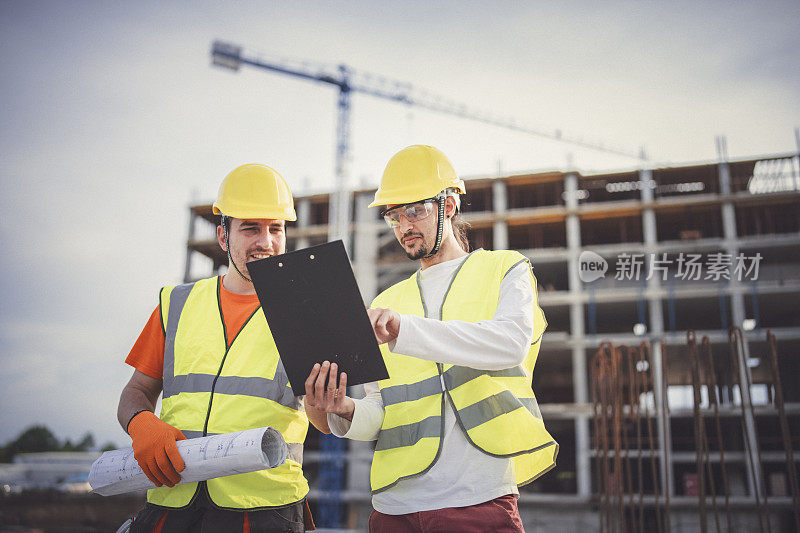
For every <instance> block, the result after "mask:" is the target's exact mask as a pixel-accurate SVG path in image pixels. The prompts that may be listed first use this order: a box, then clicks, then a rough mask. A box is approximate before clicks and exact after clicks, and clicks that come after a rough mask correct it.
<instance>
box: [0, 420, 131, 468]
mask: <svg viewBox="0 0 800 533" xmlns="http://www.w3.org/2000/svg"><path fill="white" fill-rule="evenodd" d="M115 448H116V445H115V444H114V443H113V442H107V443H106V444H104V445H103V447H102V448H101V449H100V451H107V450H113V449H115ZM93 449H95V442H94V436H93V435H92V434H91V433H89V432H87V433H86V434H85V435H84V436H83V437H81V439H80V440H79V441H77V442H74V443H73V442H72V441H71V440H70V439H65V440H63V441H60V440H59V439H58V438H56V436H55V435H53V432H52V431H50V429H48V428H47V427H45V426H38V425H37V426H31V427H29V428H28V429H26V430H24V431H23V432H22V433H20V434H19V436H17V438H16V439H14V440H11V441H9V442H7V443H5V445H3V446H0V463H10V462H11V461H12V460H13V459H14V456H15V455H17V454H18V453H34V452H86V451H91V450H93Z"/></svg>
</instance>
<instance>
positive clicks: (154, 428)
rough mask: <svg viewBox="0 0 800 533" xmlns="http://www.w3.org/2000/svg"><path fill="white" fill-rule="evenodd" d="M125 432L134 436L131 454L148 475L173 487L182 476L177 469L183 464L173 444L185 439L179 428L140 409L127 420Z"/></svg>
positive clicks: (157, 483)
mask: <svg viewBox="0 0 800 533" xmlns="http://www.w3.org/2000/svg"><path fill="white" fill-rule="evenodd" d="M128 434H129V435H130V436H131V438H132V439H133V456H134V457H135V458H136V462H137V463H139V466H140V467H141V469H142V471H143V472H144V474H145V475H146V476H147V478H148V479H149V480H150V481H152V482H153V483H155V484H156V487H160V486H162V485H166V486H168V487H174V486H175V484H176V483H178V482H179V481H180V480H181V476H180V474H179V473H178V472H182V471H183V469H184V468H186V465H185V464H184V463H183V459H181V456H180V454H179V453H178V445H177V444H175V442H176V441H179V440H184V439H186V436H185V435H184V434H183V433H182V432H181V430H179V429H177V428H175V427H173V426H170V425H169V424H167V423H166V422H164V421H163V420H161V419H160V418H158V417H157V416H156V415H154V414H153V413H151V412H150V411H141V412H139V413H136V414H135V415H133V418H131V421H130V422H128Z"/></svg>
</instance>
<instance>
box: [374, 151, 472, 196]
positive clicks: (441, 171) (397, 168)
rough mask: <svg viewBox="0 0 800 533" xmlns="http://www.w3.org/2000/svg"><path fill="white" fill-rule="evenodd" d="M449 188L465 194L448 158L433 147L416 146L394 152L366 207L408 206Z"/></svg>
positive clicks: (460, 180) (462, 185) (462, 182)
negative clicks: (373, 198)
mask: <svg viewBox="0 0 800 533" xmlns="http://www.w3.org/2000/svg"><path fill="white" fill-rule="evenodd" d="M451 188H452V189H455V190H456V191H458V192H459V193H461V194H464V193H466V192H467V190H466V188H465V187H464V180H462V179H459V177H458V176H457V175H456V171H455V170H454V169H453V165H452V164H451V163H450V160H449V159H447V156H446V155H444V154H443V153H442V152H441V150H438V149H436V148H434V147H433V146H426V145H422V144H415V145H413V146H409V147H408V148H403V149H402V150H400V151H399V152H397V153H396V154H395V155H394V156H393V157H392V158H391V159H390V160H389V162H388V163H387V164H386V169H385V170H384V171H383V177H382V178H381V185H380V187H378V191H377V192H376V193H375V200H374V201H373V202H372V203H371V204H369V206H370V207H375V206H376V205H396V204H407V203H410V202H416V201H417V200H425V199H426V198H433V197H434V196H436V195H437V194H439V193H440V192H442V191H443V190H445V189H451Z"/></svg>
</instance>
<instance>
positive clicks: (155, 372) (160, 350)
mask: <svg viewBox="0 0 800 533" xmlns="http://www.w3.org/2000/svg"><path fill="white" fill-rule="evenodd" d="M220 287H221V290H220V303H221V304H222V318H223V320H224V322H225V331H226V333H227V343H228V346H230V344H231V342H233V339H234V338H235V337H236V335H237V334H238V333H239V330H241V329H242V326H244V323H245V322H246V321H247V319H248V318H249V317H250V315H252V314H253V311H255V310H256V309H257V308H258V306H259V305H260V304H259V302H258V296H256V295H255V294H236V293H235V292H231V291H229V290H228V289H226V288H225V287H224V286H223V285H222V283H220ZM125 362H126V363H128V364H129V365H131V366H132V367H133V368H135V369H136V370H138V371H139V372H141V373H143V374H147V375H148V376H150V377H151V378H156V379H163V370H164V330H163V329H161V306H160V305H159V306H156V308H155V310H154V311H153V313H152V314H151V315H150V319H149V320H148V321H147V324H145V326H144V329H143V330H142V332H141V333H140V334H139V338H138V339H136V342H135V343H134V345H133V348H131V351H130V353H129V354H128V357H127V358H126V359H125Z"/></svg>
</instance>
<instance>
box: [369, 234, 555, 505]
mask: <svg viewBox="0 0 800 533" xmlns="http://www.w3.org/2000/svg"><path fill="white" fill-rule="evenodd" d="M522 262H527V263H528V265H529V266H530V262H529V261H528V259H526V258H525V257H524V256H522V255H521V254H520V253H518V252H515V251H510V250H508V251H506V250H503V251H494V252H490V251H486V250H476V251H474V252H472V253H471V254H470V255H468V256H467V257H466V258H464V260H463V261H462V263H461V265H460V266H459V267H458V268H457V269H456V271H455V272H454V273H453V277H452V279H451V280H450V286H449V287H448V289H447V292H446V293H445V296H444V299H443V302H442V307H441V309H440V313H439V318H440V320H461V321H465V322H478V321H480V320H490V319H491V318H492V316H493V315H494V313H495V311H496V309H497V302H498V300H499V297H500V283H501V282H502V280H503V278H504V277H505V275H506V274H508V272H509V271H510V270H511V269H512V268H514V267H515V266H517V265H518V264H519V263H522ZM528 270H529V272H530V276H531V284H532V285H533V288H534V291H533V292H534V304H533V306H534V315H533V316H534V327H533V329H534V332H533V340H532V344H531V347H530V350H529V351H528V355H527V357H526V358H525V361H524V362H523V364H522V365H520V366H518V367H515V368H508V369H504V370H495V371H488V370H476V369H473V368H467V367H463V366H456V365H443V364H441V363H434V362H430V361H425V360H423V359H418V358H416V357H410V356H407V355H402V354H397V353H392V352H390V351H389V350H388V348H387V345H386V344H383V345H381V352H382V354H383V358H384V361H385V362H386V366H387V369H388V371H389V376H390V377H389V379H387V380H383V381H380V382H378V385H379V387H380V392H381V397H382V399H383V404H384V407H385V415H384V419H383V424H382V425H381V430H380V432H379V434H378V442H377V444H376V447H375V455H374V458H373V460H372V469H371V472H370V482H371V486H372V492H373V493H377V492H381V491H383V490H386V489H388V488H390V487H391V486H393V485H394V484H395V483H397V482H398V481H399V480H401V479H405V478H409V477H413V476H418V475H420V474H422V473H424V472H426V471H427V470H428V469H429V468H430V467H431V466H433V464H434V463H435V462H436V460H437V459H438V457H439V453H440V452H441V446H442V433H443V426H444V409H445V402H446V401H447V402H449V403H450V405H451V406H452V408H453V411H454V412H455V415H456V418H457V420H458V424H459V426H460V427H461V429H462V430H463V431H464V434H465V435H466V437H467V440H468V441H469V442H470V443H471V444H472V445H474V446H475V447H476V448H478V449H479V450H481V451H483V452H484V453H486V454H488V455H491V456H494V457H513V459H514V469H515V474H516V481H517V484H518V485H520V486H522V485H524V484H526V483H530V482H531V481H533V480H534V479H536V478H537V477H539V476H540V475H542V474H544V473H545V472H547V471H548V470H550V469H551V468H553V467H554V466H555V459H556V455H557V454H558V444H557V443H556V441H555V440H554V439H553V438H552V437H551V436H550V434H549V433H548V432H547V430H546V429H545V427H544V423H543V422H542V417H541V413H540V412H539V407H538V405H537V403H536V398H535V396H534V394H533V389H532V388H531V380H532V378H533V367H534V365H535V364H536V356H537V355H538V353H539V346H540V344H541V342H540V341H541V338H542V334H543V333H544V330H545V328H546V327H547V323H546V321H545V318H544V313H543V312H542V309H541V308H540V307H539V303H538V299H537V297H536V278H535V277H534V276H533V272H532V270H531V269H530V267H529V269H528ZM372 307H383V308H389V309H393V310H394V311H397V312H398V313H401V314H409V315H417V316H424V317H428V309H427V308H426V305H425V301H424V298H423V295H422V288H421V285H420V281H419V272H417V273H416V274H414V275H412V276H411V277H410V278H408V279H406V280H403V281H401V282H399V283H397V284H396V285H393V286H392V287H390V288H389V289H387V290H386V291H384V292H383V293H381V294H380V295H378V297H377V298H375V300H374V301H373V302H372Z"/></svg>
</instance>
